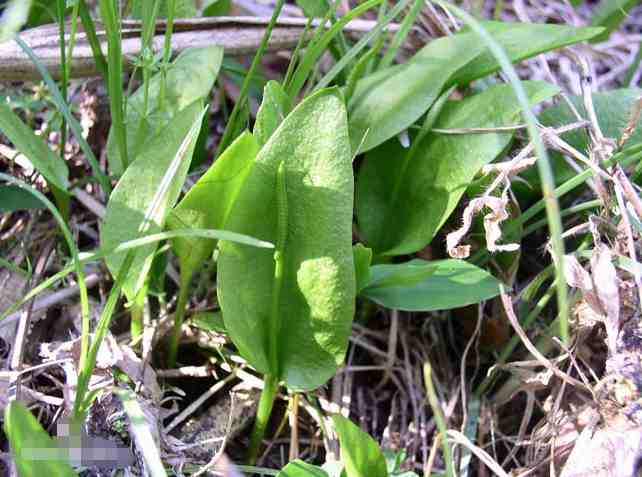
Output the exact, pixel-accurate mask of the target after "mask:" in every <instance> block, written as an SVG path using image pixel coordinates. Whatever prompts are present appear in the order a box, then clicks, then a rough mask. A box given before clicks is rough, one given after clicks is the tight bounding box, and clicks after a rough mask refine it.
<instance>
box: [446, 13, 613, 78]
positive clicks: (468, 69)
mask: <svg viewBox="0 0 642 477" xmlns="http://www.w3.org/2000/svg"><path fill="white" fill-rule="evenodd" d="M482 26H483V27H484V28H485V29H486V30H487V31H488V32H489V33H490V34H491V35H492V36H493V38H494V39H495V40H496V41H497V42H498V43H499V44H500V45H501V47H502V48H504V50H505V51H506V54H507V55H508V57H509V58H510V60H511V61H512V62H518V61H522V60H525V59H526V58H530V57H532V56H535V55H538V54H540V53H544V52H546V51H551V50H555V49H557V48H562V47H563V46H568V45H572V44H574V43H579V42H581V41H585V40H589V39H591V38H593V37H594V36H595V35H598V34H600V33H601V32H602V30H603V29H602V28H595V27H581V28H577V27H570V26H566V25H551V24H542V23H510V22H495V21H486V22H482ZM499 69H500V68H499V65H498V64H497V59H496V58H495V56H494V55H493V54H492V53H491V52H490V51H488V50H486V49H485V50H484V53H483V54H481V55H479V56H478V57H477V58H475V59H474V60H473V61H471V62H470V63H469V64H468V65H466V66H465V67H464V68H462V69H461V70H460V71H459V72H458V73H457V74H456V75H455V76H454V77H453V78H452V79H451V80H450V82H449V85H452V84H466V83H469V82H470V81H473V80H476V79H478V78H481V77H483V76H486V75H488V74H491V73H495V72H497V71H499Z"/></svg>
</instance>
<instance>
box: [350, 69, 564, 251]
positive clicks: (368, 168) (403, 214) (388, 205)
mask: <svg viewBox="0 0 642 477" xmlns="http://www.w3.org/2000/svg"><path fill="white" fill-rule="evenodd" d="M524 88H525V89H526V92H527V94H528V95H529V98H530V101H531V104H536V103H538V102H540V101H542V100H544V99H547V98H549V97H551V96H552V95H554V94H556V93H557V92H558V91H559V90H558V88H557V87H556V86H553V85H551V84H548V83H544V82H535V81H527V82H524ZM519 122H520V107H519V104H518V103H517V101H516V99H515V97H514V94H513V91H512V89H511V86H510V85H507V84H498V85H495V86H492V87H490V88H488V89H487V90H485V91H483V92H482V93H479V94H477V95H474V96H471V97H468V98H466V99H464V100H462V101H451V102H448V103H446V104H445V105H444V107H443V109H442V111H441V114H440V115H439V117H438V119H437V121H436V125H435V126H436V127H437V128H444V129H450V128H467V127H482V128H492V127H497V126H508V125H512V124H517V123H519ZM512 136H513V135H512V134H511V133H484V134H458V135H450V134H430V133H429V134H427V135H426V136H425V137H424V138H423V139H422V140H421V143H420V144H419V146H418V147H416V148H414V147H413V148H410V149H404V148H402V146H401V145H400V144H399V141H397V140H396V139H393V140H390V141H388V142H387V143H385V144H383V145H382V146H380V147H379V148H377V149H376V150H374V151H372V152H371V153H369V154H368V155H367V157H366V159H365V161H364V163H363V165H362V166H361V169H360V171H359V176H358V180H357V195H356V201H357V207H356V210H357V218H358V222H359V228H360V232H361V236H362V237H363V238H364V239H365V241H366V244H367V245H368V246H370V247H372V248H373V249H374V250H375V252H376V253H378V254H384V255H401V254H408V253H413V252H416V251H418V250H421V249H422V248H423V247H425V246H426V245H428V244H429V243H430V242H431V240H432V239H433V238H434V236H435V234H436V233H437V232H438V231H439V229H440V228H441V226H442V225H443V224H444V222H446V220H447V219H448V217H449V216H450V214H451V213H452V212H453V210H454V209H455V207H456V206H457V204H458V202H459V199H460V198H461V196H462V195H463V193H464V192H465V191H466V188H467V187H468V185H469V184H470V183H471V181H472V180H473V178H474V177H475V175H476V174H477V173H478V172H479V170H480V169H481V167H482V166H484V165H485V164H488V163H489V162H491V161H493V160H494V159H495V158H496V157H497V156H498V155H499V154H500V153H501V152H502V151H504V149H505V148H506V147H507V146H508V145H509V143H510V141H511V138H512ZM411 150H416V152H415V154H414V156H413V157H409V156H408V153H409V151H411Z"/></svg>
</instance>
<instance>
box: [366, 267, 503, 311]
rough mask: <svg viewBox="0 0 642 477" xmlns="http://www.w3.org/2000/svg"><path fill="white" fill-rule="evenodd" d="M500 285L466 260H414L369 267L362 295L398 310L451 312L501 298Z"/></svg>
mask: <svg viewBox="0 0 642 477" xmlns="http://www.w3.org/2000/svg"><path fill="white" fill-rule="evenodd" d="M499 284H500V283H499V281H498V280H497V279H496V278H494V277H493V276H492V275H491V274H489V273H488V272H487V271H485V270H482V269H481V268H478V267H476V266H475V265H472V264H470V263H467V262H464V261H463V260H454V259H448V260H435V261H432V262H428V261H425V260H420V259H415V260H411V261H409V262H407V263H401V264H391V265H374V266H372V267H370V281H369V282H368V284H367V285H366V286H365V287H364V289H363V290H361V292H360V295H361V296H363V297H366V298H369V299H370V300H372V301H374V302H375V303H378V304H379V305H381V306H385V307H386V308H391V309H395V310H405V311H435V310H449V309H451V308H459V307H462V306H466V305H471V304H473V303H479V302H480V301H482V300H488V299H490V298H493V297H495V296H497V295H499Z"/></svg>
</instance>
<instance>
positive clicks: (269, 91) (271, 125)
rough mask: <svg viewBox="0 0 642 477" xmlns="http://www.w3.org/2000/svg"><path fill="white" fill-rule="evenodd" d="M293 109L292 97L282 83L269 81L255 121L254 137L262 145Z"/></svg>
mask: <svg viewBox="0 0 642 477" xmlns="http://www.w3.org/2000/svg"><path fill="white" fill-rule="evenodd" d="M291 109H292V105H291V104H290V98H288V95H287V94H285V91H283V88H282V87H281V85H280V84H279V83H278V82H276V81H268V83H267V84H266V85H265V90H264V91H263V101H262V102H261V107H259V110H258V112H257V113H256V122H255V123H254V137H256V140H257V141H258V142H259V144H260V145H261V146H263V145H264V144H265V143H266V142H268V139H270V136H272V134H273V133H274V131H276V128H278V127H279V124H281V122H283V119H285V116H287V114H288V112H289V111H290V110H291Z"/></svg>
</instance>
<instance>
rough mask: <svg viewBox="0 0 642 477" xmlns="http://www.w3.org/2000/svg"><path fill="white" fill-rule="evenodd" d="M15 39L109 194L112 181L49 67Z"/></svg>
mask: <svg viewBox="0 0 642 477" xmlns="http://www.w3.org/2000/svg"><path fill="white" fill-rule="evenodd" d="M15 41H16V43H18V45H20V48H22V49H23V51H24V52H25V53H26V54H27V56H29V58H30V59H31V61H33V63H34V65H35V66H36V68H37V69H38V72H39V73H40V75H41V76H42V79H43V80H44V82H45V84H46V85H47V87H48V88H49V92H50V93H51V96H52V98H53V101H54V103H55V104H56V107H57V108H58V110H59V111H60V112H61V113H62V115H63V116H64V117H65V119H66V120H67V124H69V127H71V130H72V131H73V133H74V136H76V140H77V141H78V145H79V146H80V149H81V150H82V152H83V153H84V154H85V156H86V157H87V161H89V165H90V166H91V169H92V171H93V173H94V176H95V177H96V179H97V180H98V183H99V184H100V187H101V188H102V189H103V192H104V193H105V194H106V195H109V193H110V192H111V183H110V182H109V178H108V177H107V176H106V175H105V173H104V172H103V171H102V170H101V169H100V165H99V164H98V161H97V160H96V156H95V155H94V152H93V151H92V150H91V147H89V144H88V143H87V141H86V140H85V138H84V137H83V135H82V128H81V127H80V123H79V122H78V120H77V119H76V118H75V117H74V116H73V114H71V110H70V109H69V106H68V105H67V103H66V102H65V100H64V98H63V97H62V94H61V93H60V90H59V89H58V87H57V86H56V83H55V82H54V80H53V79H52V78H51V75H50V74H49V72H48V71H47V68H46V67H45V66H44V65H43V64H42V61H40V60H39V59H38V57H37V56H36V54H35V53H34V51H33V50H32V49H31V48H30V47H29V45H27V44H26V43H25V42H24V41H22V39H21V38H20V36H19V35H16V37H15Z"/></svg>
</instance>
